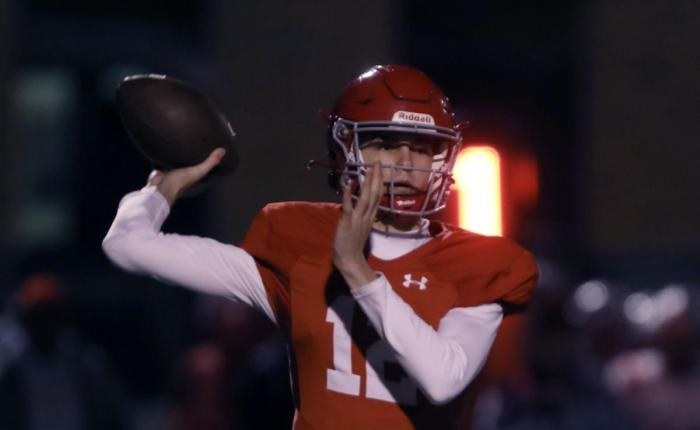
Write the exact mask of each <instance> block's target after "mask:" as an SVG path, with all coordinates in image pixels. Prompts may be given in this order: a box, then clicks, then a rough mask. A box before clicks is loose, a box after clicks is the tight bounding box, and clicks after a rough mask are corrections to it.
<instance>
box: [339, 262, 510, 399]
mask: <svg viewBox="0 0 700 430" xmlns="http://www.w3.org/2000/svg"><path fill="white" fill-rule="evenodd" d="M352 294H353V296H354V297H355V300H356V301H357V302H358V304H359V305H360V307H361V308H362V309H363V310H364V312H365V314H366V315H367V318H368V319H369V320H370V321H371V322H372V325H373V326H374V328H375V329H376V330H377V332H378V333H379V336H381V338H382V339H384V340H385V341H386V342H387V343H388V344H389V346H390V347H391V348H392V349H393V350H394V352H395V353H396V358H397V360H398V362H399V363H400V364H401V365H402V367H403V368H404V370H405V371H406V373H408V375H409V376H410V377H411V378H413V380H414V381H416V383H417V384H418V386H419V387H420V389H421V390H422V391H423V393H424V394H425V395H426V397H428V399H429V400H430V401H431V402H432V403H434V404H443V403H447V402H449V401H450V400H452V399H453V398H454V397H455V396H457V395H458V394H459V393H460V392H462V390H464V388H466V386H467V385H468V384H469V383H470V382H471V381H472V380H473V379H474V377H475V376H476V375H477V373H478V372H479V370H481V368H482V367H483V365H484V363H485V361H486V357H487V356H488V353H489V350H490V349H491V345H492V344H493V340H494V338H495V337H496V330H497V329H498V327H499V325H500V323H501V320H502V319H503V309H502V308H501V306H500V305H499V304H497V303H489V304H485V305H480V306H475V307H465V308H454V309H451V310H450V311H449V312H447V314H446V315H445V316H444V317H443V318H442V319H441V320H440V325H439V327H438V330H437V331H436V330H434V329H433V328H432V327H431V326H430V325H429V324H428V323H426V322H425V321H423V320H422V319H421V318H420V317H419V316H418V315H416V313H415V312H414V311H413V308H411V306H409V305H408V304H407V303H406V302H404V301H403V299H401V297H399V295H398V294H396V292H394V290H393V289H392V288H391V285H390V284H389V281H388V280H387V279H386V278H385V277H384V275H380V276H379V277H378V278H377V279H375V280H374V281H372V282H370V283H369V284H367V285H365V286H363V287H361V288H357V289H355V290H352Z"/></svg>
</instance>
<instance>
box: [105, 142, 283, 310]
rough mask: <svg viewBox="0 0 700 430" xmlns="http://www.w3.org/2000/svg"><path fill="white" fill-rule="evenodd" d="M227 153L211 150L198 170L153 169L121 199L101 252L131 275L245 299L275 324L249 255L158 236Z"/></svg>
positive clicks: (193, 239) (209, 241)
mask: <svg viewBox="0 0 700 430" xmlns="http://www.w3.org/2000/svg"><path fill="white" fill-rule="evenodd" d="M223 153H224V151H223V150H220V149H217V150H215V151H212V153H211V154H210V155H209V157H207V159H206V160H204V161H203V162H201V163H199V164H197V165H195V166H191V167H185V168H180V169H175V170H171V171H168V172H161V171H154V172H153V173H152V174H151V175H150V176H149V179H148V184H147V185H146V187H144V188H143V189H142V190H140V191H135V192H133V193H129V194H127V195H126V196H125V197H124V198H123V199H122V201H121V202H120V204H119V209H118V211H117V215H116V217H115V219H114V222H113V223H112V226H111V227H110V229H109V231H108V233H107V235H106V236H105V238H104V240H103V242H102V249H103V250H104V252H105V254H106V255H107V257H109V259H110V260H111V261H112V262H113V263H114V264H115V265H117V266H119V267H120V268H122V269H124V270H126V271H128V272H132V273H137V274H144V275H148V276H151V277H154V278H156V279H158V280H161V281H164V282H168V283H172V284H177V285H181V286H184V287H186V288H189V289H192V290H195V291H199V292H203V293H208V294H215V295H219V296H224V297H228V298H231V299H234V300H237V301H241V302H243V303H246V304H248V305H251V306H253V307H256V308H258V309H260V310H262V311H263V312H264V313H265V314H266V315H267V316H268V317H269V318H270V319H271V320H273V321H274V320H275V318H274V315H273V313H272V310H271V308H270V305H269V303H268V301H267V297H266V294H265V289H264V287H263V283H262V279H261V277H260V273H259V272H258V270H257V267H256V265H255V262H254V260H253V258H252V257H251V256H250V255H249V254H248V253H247V252H245V251H244V250H242V249H240V248H238V247H236V246H233V245H227V244H223V243H220V242H217V241H215V240H213V239H208V238H203V237H197V236H183V235H178V234H164V233H161V232H160V228H161V226H162V224H163V222H164V221H165V219H166V217H167V216H168V214H169V213H170V208H171V206H172V204H173V203H174V202H175V201H176V199H177V198H178V197H179V196H181V195H182V194H183V193H186V192H187V190H189V189H191V187H193V186H196V184H197V182H198V181H199V180H200V179H201V178H203V177H204V176H206V174H207V173H208V172H209V171H210V170H211V169H213V168H214V167H215V166H216V165H217V163H218V162H219V161H220V160H221V157H222V156H223V155H224V154H223Z"/></svg>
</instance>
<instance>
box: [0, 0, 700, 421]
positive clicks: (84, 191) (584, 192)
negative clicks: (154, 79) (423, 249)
mask: <svg viewBox="0 0 700 430" xmlns="http://www.w3.org/2000/svg"><path fill="white" fill-rule="evenodd" d="M698 16H700V3H698V2H695V1H691V0H670V1H662V0H653V1H645V2H637V1H602V0H592V1H568V2H567V1H563V2H562V1H543V2H536V3H532V2H517V1H485V0H474V1H441V0H436V1H433V2H430V3H428V2H418V1H398V0H381V1H365V0H362V1H357V2H335V1H329V2H281V1H259V2H224V1H221V0H208V1H200V2H195V1H171V2H168V3H167V4H165V5H164V4H162V3H157V2H148V1H136V0H122V1H116V0H109V1H100V2H88V1H78V0H63V1H48V0H44V1H40V0H34V1H32V0H0V167H1V169H0V191H1V192H2V202H1V203H0V256H1V257H2V258H1V259H0V299H2V300H3V301H4V305H3V307H2V309H1V312H0V313H1V314H2V317H0V391H2V389H3V386H2V384H3V382H2V378H3V374H11V372H10V373H8V372H9V371H7V372H6V369H12V359H13V357H15V356H14V355H13V354H14V353H13V352H12V351H18V350H21V348H20V347H18V346H17V345H21V344H22V342H21V341H13V339H15V338H14V337H13V335H12V334H13V333H14V332H13V331H12V330H20V331H21V329H20V328H17V327H15V326H17V325H18V324H19V325H20V326H21V324H22V322H23V321H24V320H23V319H22V318H23V317H22V316H21V315H20V314H21V312H22V310H21V309H22V307H21V306H20V305H19V304H18V302H21V298H18V297H21V294H19V292H20V291H21V288H22V286H23V285H24V286H26V284H27V280H28V279H32V276H36V274H37V273H48V274H50V276H48V277H47V278H46V279H49V281H46V280H45V282H49V283H51V284H52V285H54V286H55V285H60V287H61V289H62V291H63V295H61V297H62V305H63V306H65V307H66V308H68V309H69V312H67V313H68V314H70V317H69V318H68V319H69V320H70V324H69V325H70V326H71V327H72V328H73V331H74V332H75V333H76V336H77V338H79V339H80V344H81V345H85V346H84V348H85V349H86V350H88V349H89V350H90V351H92V350H94V351H98V352H96V353H95V354H96V356H99V357H100V359H99V361H100V363H102V364H101V366H100V367H99V368H100V371H99V374H100V375H101V377H103V378H104V379H105V380H109V384H110V385H109V386H110V387H112V388H110V390H112V391H111V392H113V393H115V394H114V399H113V400H112V403H111V404H113V405H117V406H115V408H114V416H115V417H117V418H114V419H113V420H112V422H113V423H117V422H118V423H120V424H119V425H121V426H122V427H120V428H134V429H151V428H190V427H187V426H186V425H185V424H183V422H185V421H186V420H184V419H182V416H184V415H186V412H182V411H187V407H188V406H187V405H188V402H190V401H192V399H191V398H189V397H188V396H190V395H191V393H193V392H196V389H193V388H192V387H191V386H190V385H188V384H191V383H192V382H191V378H192V376H191V375H199V374H198V373H197V371H195V370H192V369H199V371H201V372H205V373H206V369H209V370H210V371H211V369H212V367H207V366H205V365H203V364H202V365H201V366H203V367H202V368H204V369H205V370H202V368H200V367H198V364H197V363H199V364H201V363H203V362H204V363H211V362H212V360H213V362H216V360H215V359H213V358H212V357H219V358H222V357H223V358H222V359H223V360H224V361H225V362H226V363H227V364H225V365H222V366H223V367H224V368H226V369H234V368H235V369H236V370H235V371H230V372H228V373H227V374H226V375H227V376H226V378H225V379H226V381H227V384H226V386H227V388H226V389H225V390H224V391H225V392H226V396H228V397H226V398H227V399H234V400H231V402H235V406H231V408H230V410H229V412H228V415H227V414H224V415H222V418H221V420H222V422H226V423H229V424H227V425H228V427H217V425H219V424H212V423H209V424H208V426H209V427H208V428H278V426H281V428H286V425H287V421H288V419H289V417H288V410H289V408H290V407H291V406H290V404H289V399H288V396H287V393H286V391H285V390H286V386H285V385H284V384H285V383H286V378H287V376H286V367H285V366H286V363H285V358H284V355H283V354H284V346H283V345H281V344H280V341H279V339H278V338H277V335H276V334H275V332H274V331H273V330H272V329H271V327H268V326H267V324H266V323H265V322H264V321H262V319H261V318H260V317H259V316H258V315H255V314H251V313H249V312H246V311H245V310H243V309H241V308H240V307H238V306H237V305H233V304H227V303H221V302H219V301H218V300H216V299H212V298H203V297H201V296H196V295H194V294H192V293H190V292H188V291H184V290H181V289H178V288H175V287H172V286H168V285H164V284H161V283H158V282H156V281H153V280H149V279H146V278H143V277H137V276H133V275H128V274H125V273H124V272H122V271H120V270H118V269H117V268H115V267H113V266H112V265H111V264H110V263H109V261H108V260H107V259H106V257H105V256H104V254H103V252H102V250H101V248H100V243H101V240H102V238H103V237H104V234H105V233H106V231H107V229H108V228H109V225H110V223H111V220H112V218H113V216H114V214H115V212H116V208H117V204H118V202H119V199H120V198H121V197H122V196H123V195H124V194H126V193H127V192H129V191H132V190H135V189H138V188H140V187H141V186H143V184H144V183H145V180H146V177H147V175H148V173H149V165H148V164H147V162H146V161H145V160H144V159H143V158H142V157H141V155H140V154H139V153H138V152H137V150H136V149H135V148H134V147H133V146H132V145H131V144H130V143H129V142H128V139H127V137H126V135H125V133H124V131H123V130H122V128H121V124H120V122H119V118H118V116H117V112H116V108H115V105H114V91H115V89H116V86H117V85H118V84H119V82H120V81H121V79H122V78H123V77H124V76H126V75H130V74H135V73H161V74H168V75H171V76H174V77H178V78H180V79H182V80H185V81H187V82H189V83H191V84H192V85H193V86H195V87H197V88H199V89H200V90H202V91H203V92H205V93H207V94H208V95H210V96H212V98H214V99H215V100H216V101H217V102H218V103H219V105H220V106H221V107H222V108H223V110H224V111H225V112H226V114H227V116H228V117H229V119H230V120H231V122H232V124H233V126H234V128H236V129H237V132H238V134H239V136H240V139H239V145H240V146H239V151H240V154H241V160H242V162H241V168H240V169H239V171H237V172H236V173H235V174H234V175H232V176H231V177H229V178H226V179H225V180H223V181H222V182H220V183H219V184H218V185H217V186H216V187H215V188H213V189H211V190H210V191H208V192H207V193H205V194H203V195H199V196H197V197H194V198H189V199H185V200H182V201H179V202H178V203H177V205H176V207H175V208H174V210H173V212H172V214H171V216H170V218H169V219H168V221H167V222H166V224H165V226H164V230H165V231H171V232H178V233H182V234H197V235H204V236H210V237H214V238H216V239H218V240H221V241H225V242H231V243H236V242H237V241H239V240H240V239H241V238H242V236H243V234H244V232H245V230H246V228H247V226H248V222H249V221H250V219H251V218H252V216H253V215H254V214H255V213H256V212H257V210H259V209H260V208H261V207H262V206H263V205H264V204H265V203H267V202H270V201H278V200H303V199H307V200H332V199H334V198H335V196H334V195H333V193H332V192H331V191H330V190H328V189H327V188H326V186H325V176H324V173H323V172H321V171H307V170H306V167H305V166H306V162H307V161H308V160H309V159H312V158H318V157H322V156H323V155H324V144H323V135H324V124H323V123H322V122H321V121H319V119H318V114H317V112H318V110H319V109H320V108H324V107H328V106H330V105H331V103H332V102H333V98H334V96H335V95H336V93H337V92H338V91H339V90H340V89H341V88H342V86H343V85H344V84H345V83H346V82H347V81H349V80H350V79H352V78H353V77H355V76H356V75H358V74H359V73H360V72H362V71H363V70H365V69H367V68H368V67H370V66H371V65H373V64H380V63H403V64H410V65H414V66H416V67H418V68H420V69H422V70H424V71H425V72H426V73H427V74H428V75H429V76H431V77H432V78H433V79H434V80H435V81H436V82H438V83H439V84H440V85H441V86H442V87H443V89H444V90H445V92H446V93H447V94H448V95H450V98H451V100H452V102H453V104H454V106H455V108H456V110H457V112H458V115H459V116H460V117H461V118H462V119H468V120H469V121H470V122H471V124H472V127H471V128H470V129H469V131H468V132H467V133H466V135H465V144H470V143H471V144H474V143H488V144H491V145H494V146H495V147H497V148H498V149H499V150H501V153H502V154H503V156H504V168H505V169H506V170H508V169H509V168H510V166H511V164H509V160H511V159H512V158H509V157H517V156H521V155H523V154H525V155H528V156H532V157H534V159H536V160H537V165H538V168H539V170H538V171H539V181H538V183H539V190H538V200H537V202H536V205H534V206H532V207H529V208H525V209H521V210H516V205H515V204H512V203H511V204H509V200H508V199H509V194H508V192H509V190H508V188H506V189H505V193H506V194H505V195H504V199H505V200H504V204H505V207H506V210H509V209H510V212H507V213H506V233H505V234H506V236H509V237H512V238H513V239H515V240H517V241H519V242H520V243H522V244H523V245H524V246H526V247H527V248H529V249H531V250H532V251H533V252H534V253H535V255H536V257H537V259H538V264H539V266H540V271H541V282H540V287H539V290H538V294H537V297H536V300H535V303H534V304H533V307H532V309H531V311H530V317H529V320H528V324H527V329H526V332H527V334H526V339H527V340H526V342H527V343H526V347H525V350H526V353H525V355H526V364H525V365H524V369H525V370H523V371H522V372H521V373H520V374H519V375H518V377H517V378H514V379H513V380H509V381H506V382H505V383H504V384H503V385H502V386H498V387H493V388H492V389H490V390H487V391H485V394H484V396H483V399H481V400H480V402H479V404H478V405H479V406H478V408H477V417H476V424H475V427H476V428H480V429H492V428H518V429H521V428H533V429H540V428H584V427H585V428H589V427H590V426H593V427H595V428H664V429H675V428H679V429H681V428H698V426H700V414H699V413H698V412H697V411H694V410H693V409H694V408H693V407H692V406H691V405H692V403H693V402H695V403H697V401H700V378H698V372H697V370H696V365H697V359H696V358H695V353H696V350H697V346H698V345H697V328H698V320H697V317H696V316H695V314H696V312H695V310H696V309H697V308H698V298H699V297H698V290H697V288H698V284H699V283H700V264H698V262H700V229H698V228H697V225H698V220H699V219H700V203H699V201H698V195H699V193H698V191H699V185H700V173H699V172H700V170H699V169H697V167H696V164H697V160H698V159H700V145H698V144H697V136H698V135H700V121H698V120H697V119H698V117H699V115H700V102H699V100H700V86H699V85H698V79H697V76H698V72H700V49H698V47H697V43H696V42H697V40H699V39H700V37H699V36H700V27H698V25H697V17H698ZM507 173H508V172H506V174H507ZM444 216H445V217H447V218H450V217H453V216H454V212H448V213H446V214H445V215H444ZM18 294H19V295H18ZM230 314H234V315H236V316H234V317H232V316H231V315H230ZM227 315H228V316H227ZM251 327H254V328H251ZM227 329H230V330H233V332H234V334H228V335H227V334H224V333H226V330H227ZM261 339H264V340H262V341H261ZM13 342H14V343H13ZM87 345H89V346H87ZM231 345H234V346H231ZM235 345H238V346H235ZM207 348H209V349H207ZM217 348H218V349H217ZM227 348H233V350H232V351H229V350H227ZM212 351H214V352H212ZM222 351H223V352H222ZM217 354H218V355H217ZM198 360H201V361H198ZM207 360H209V361H207ZM193 363H194V364H193ZM260 363H265V364H264V365H262V364H260ZM212 366H213V365H212ZM213 368H216V366H213ZM200 376H201V375H200ZM188 377H189V378H190V379H188ZM202 378H205V377H202ZM5 379H7V378H5ZM620 381H622V382H620ZM252 387H257V389H254V388H252ZM260 387H265V388H264V389H263V388H260ZM104 390H106V389H104ZM104 390H98V391H99V392H101V393H104ZM249 390H252V391H249ZM241 393H246V395H242V394H241ZM0 396H2V393H0ZM659 396H661V397H665V398H667V399H677V400H673V401H669V404H670V405H671V406H668V405H666V406H665V405H661V404H659V403H658V402H655V401H654V400H653V399H654V398H658V397H659ZM105 401H106V400H105ZM255 402H258V403H264V404H265V405H266V406H265V407H261V406H257V407H255V406H250V404H253V403H255ZM27 404H30V403H27ZM230 411H234V412H230ZM265 411H267V412H265ZM273 411H274V413H273ZM1 414H2V411H1V410H0V415H1ZM209 415H210V416H214V415H216V414H215V413H213V412H212V413H210V414H209ZM262 416H267V417H268V418H269V417H271V416H275V417H279V419H278V420H277V421H275V420H274V419H271V418H270V419H269V420H268V421H265V419H263V418H261V417H262ZM7 425H8V426H9V425H10V424H7ZM86 426H87V427H89V425H86ZM116 427H119V426H117V425H116V424H115V428H116ZM195 427H196V426H195ZM195 427H192V428H195ZM0 428H5V427H3V422H2V421H0ZM7 428H13V427H7ZM17 428H19V427H17ZM55 428H59V427H58V426H57V427H55ZM64 428H71V427H70V426H67V427H64ZM102 428H104V427H102Z"/></svg>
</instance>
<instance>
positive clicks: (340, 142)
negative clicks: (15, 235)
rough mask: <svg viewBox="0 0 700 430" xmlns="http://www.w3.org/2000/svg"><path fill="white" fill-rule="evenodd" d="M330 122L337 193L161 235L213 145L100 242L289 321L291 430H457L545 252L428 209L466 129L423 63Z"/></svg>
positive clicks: (146, 192)
mask: <svg viewBox="0 0 700 430" xmlns="http://www.w3.org/2000/svg"><path fill="white" fill-rule="evenodd" d="M328 121H329V123H328V124H329V126H328V149H329V154H330V163H329V165H330V171H329V182H330V183H331V186H332V187H333V188H335V189H336V190H337V191H338V192H339V194H340V195H341V196H342V197H341V203H340V204H336V203H309V202H284V203H273V204H269V205H267V206H265V207H264V208H263V209H262V210H261V211H260V213H259V214H258V215H257V216H256V217H255V218H254V219H253V221H252V224H251V226H250V229H249V231H248V233H247V235H246V237H245V239H244V241H243V243H242V244H240V246H233V245H228V244H223V243H219V242H217V241H214V240H212V239H207V238H200V237H194V236H182V235H177V234H163V233H161V232H160V227H161V225H162V223H163V221H164V220H165V218H166V217H167V215H168V213H169V211H170V208H171V207H172V205H173V203H174V202H175V201H176V200H177V198H178V196H179V195H181V194H182V192H183V191H184V190H186V189H187V188H188V187H190V186H192V185H193V184H195V183H197V181H198V180H199V179H201V178H202V177H204V175H206V173H207V172H208V171H209V170H211V169H212V168H213V167H214V166H215V165H216V164H217V163H218V161H219V160H220V159H221V157H222V156H223V149H217V150H215V151H213V152H212V154H211V155H210V156H209V158H207V159H206V160H205V161H204V162H202V163H201V164H199V165H196V166H192V167H187V168H182V169H177V170H172V171H169V172H161V171H154V172H153V173H152V174H151V176H150V177H149V180H148V183H147V185H146V186H145V187H144V188H143V189H141V190H139V191H135V192H132V193H130V194H127V195H126V196H125V197H124V198H123V199H122V201H121V203H120V205H119V209H118V211H117V215H116V218H115V220H114V222H113V224H112V226H111V228H110V230H109V232H108V233H107V236H106V237H105V239H104V242H103V249H104V251H105V252H106V254H107V255H108V256H109V258H110V259H111V260H112V261H113V262H114V263H115V264H117V265H118V266H120V267H121V268H123V269H125V270H128V271H131V272H135V273H143V274H147V275H150V276H153V277H155V278H157V279H160V280H163V281H166V282H170V283H175V284H178V285H182V286H184V287H187V288H191V289H194V290H196V291H201V292H206V293H212V294H218V295H222V296H226V297H229V298H231V299H233V300H237V301H240V302H243V303H247V304H249V305H250V306H253V307H255V308H257V309H259V310H261V311H262V312H264V313H265V314H266V315H267V316H268V317H269V318H270V319H271V320H272V321H273V322H274V323H275V324H277V325H278V326H279V328H280V329H281V330H283V331H284V333H285V334H286V335H287V338H288V342H289V345H290V348H289V351H290V371H291V375H292V385H293V388H294V394H295V396H294V397H295V406H296V414H295V419H294V429H296V430H301V429H330V428H333V429H410V428H450V427H453V426H454V422H453V421H452V419H453V417H454V416H456V415H457V414H459V413H460V412H463V411H459V410H458V411H456V412H455V408H457V409H459V408H460V407H462V405H463V404H464V403H463V402H462V401H461V399H462V398H463V397H464V395H465V394H467V393H469V391H470V383H471V382H472V381H473V380H474V378H475V377H476V375H477V374H478V373H479V370H480V369H481V367H482V366H483V364H484V362H485V360H486V357H487V356H488V353H489V349H490V347H491V344H492V342H493V339H494V337H495V335H496V333H497V330H498V328H499V325H500V324H501V321H502V319H503V316H504V309H515V308H522V306H523V305H526V304H527V302H528V301H529V299H530V297H531V295H532V292H533V288H534V285H535V282H536V277H537V270H536V266H535V263H534V260H533V257H532V255H531V254H530V253H528V252H527V251H526V250H524V249H523V248H521V247H520V246H518V245H517V244H515V243H513V242H512V241H510V240H508V239H504V238H498V237H486V236H481V235H478V234H474V233H470V232H467V231H464V230H461V229H459V228H456V227H454V226H451V225H448V224H445V223H441V222H436V221H431V220H429V219H428V218H426V217H427V216H428V215H430V214H433V213H435V212H437V211H439V210H441V209H442V208H444V207H445V203H446V201H447V195H448V192H449V187H450V185H451V184H452V182H453V181H452V167H453V164H454V161H455V157H456V155H457V152H458V151H459V148H460V143H461V135H460V130H461V128H462V126H461V125H460V124H458V123H456V122H455V119H454V114H453V111H452V108H451V106H450V103H449V101H448V99H447V98H446V97H445V95H444V94H443V92H442V91H441V90H440V88H438V86H437V85H436V84H435V83H434V82H433V81H432V80H430V79H429V78H428V77H427V76H426V75H425V74H423V73H422V72H421V71H419V70H416V69H414V68H411V67H406V66H393V65H385V66H375V67H372V68H371V69H370V70H368V71H367V72H365V73H363V74H361V75H360V76H358V77H357V78H356V79H354V80H353V81H351V82H350V83H349V84H348V86H347V87H346V88H345V89H344V90H343V91H342V92H341V94H340V96H339V97H338V99H337V101H336V103H335V105H334V106H333V108H332V110H331V112H330V113H329V114H328ZM511 305H516V306H511Z"/></svg>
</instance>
